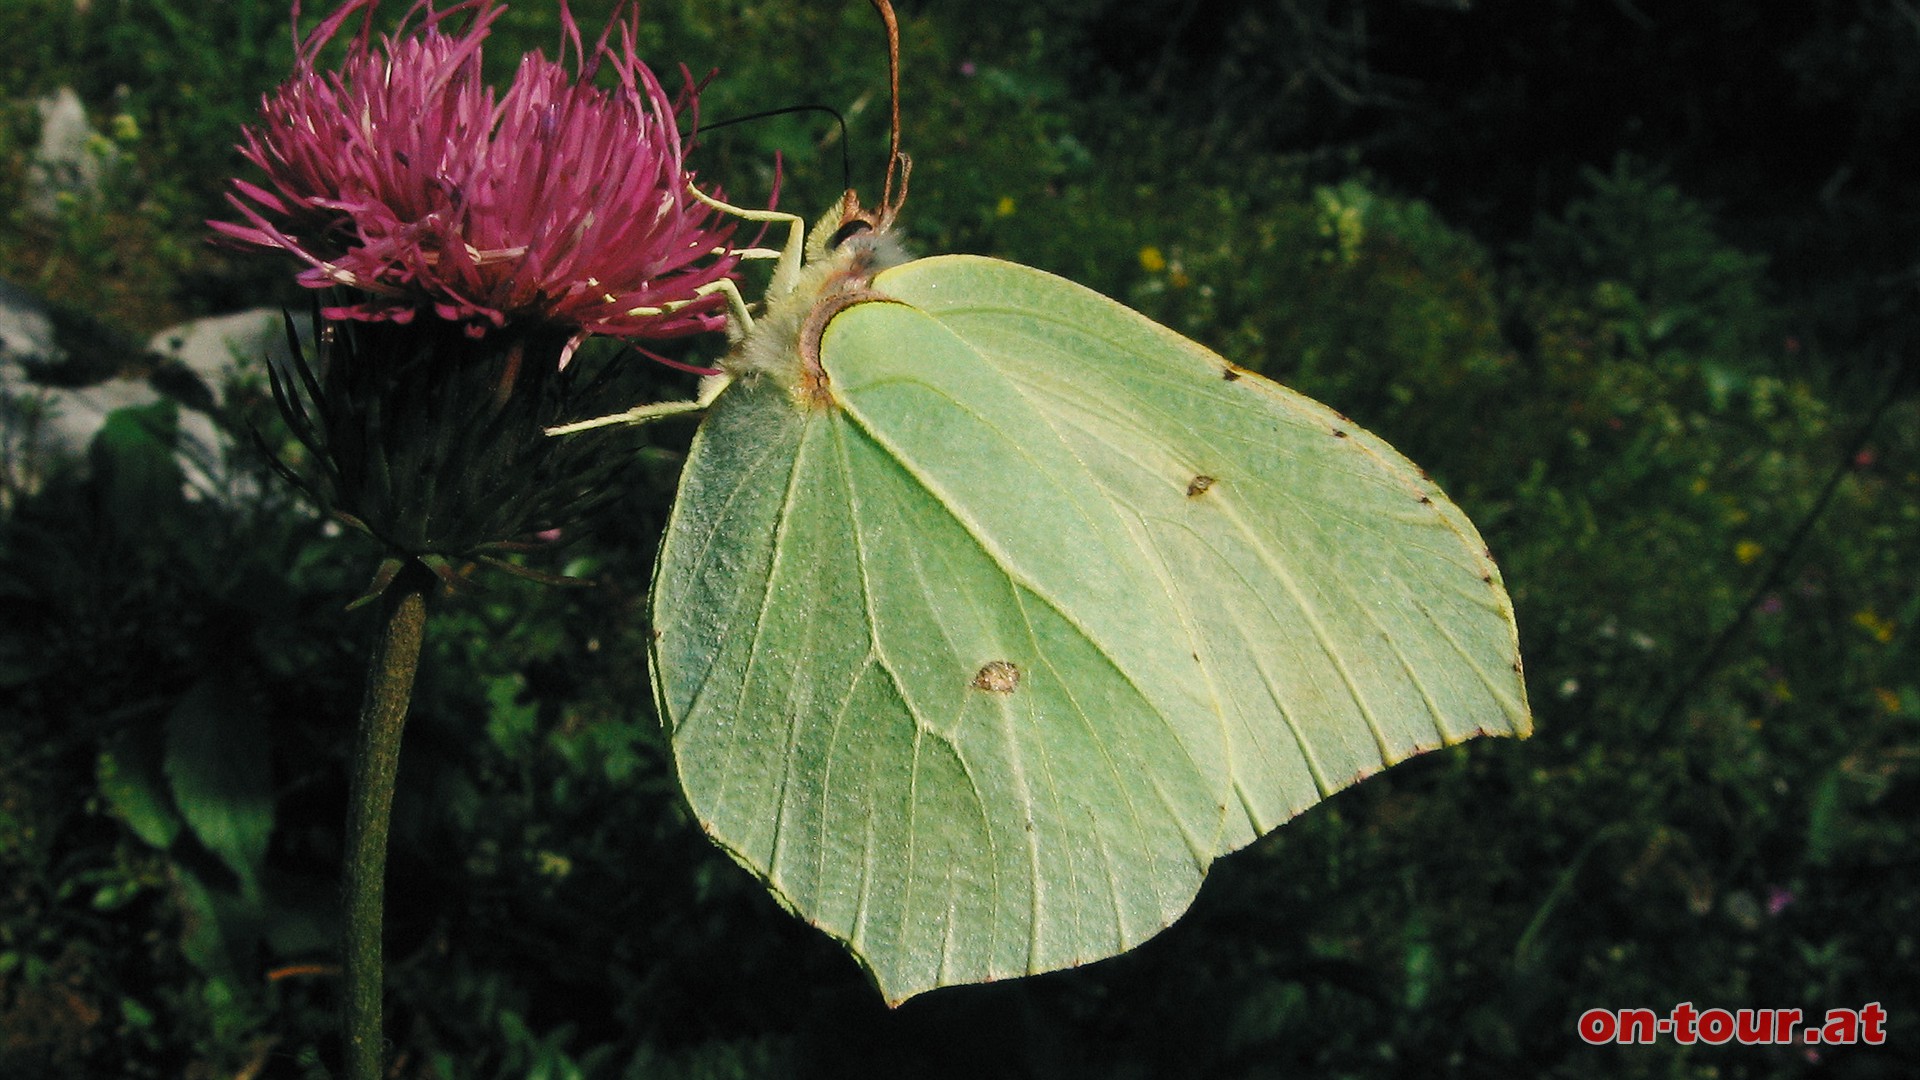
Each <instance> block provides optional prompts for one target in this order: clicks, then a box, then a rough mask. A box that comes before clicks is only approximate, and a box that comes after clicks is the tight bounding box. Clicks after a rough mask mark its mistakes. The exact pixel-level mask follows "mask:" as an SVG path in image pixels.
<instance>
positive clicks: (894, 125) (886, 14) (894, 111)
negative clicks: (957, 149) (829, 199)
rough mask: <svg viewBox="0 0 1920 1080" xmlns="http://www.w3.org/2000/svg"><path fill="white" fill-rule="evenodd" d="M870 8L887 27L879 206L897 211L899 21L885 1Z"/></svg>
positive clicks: (902, 186) (903, 194)
mask: <svg viewBox="0 0 1920 1080" xmlns="http://www.w3.org/2000/svg"><path fill="white" fill-rule="evenodd" d="M873 10H875V11H877V12H879V13H880V21H881V22H883V23H885V24H886V27H887V103H888V106H889V112H888V114H887V124H888V128H887V134H888V139H887V181H886V186H885V187H884V188H882V189H881V194H880V205H881V206H882V207H885V208H887V209H888V210H890V211H894V212H897V211H898V210H899V208H900V203H901V202H905V201H906V198H907V190H906V188H907V185H906V177H905V176H902V177H901V178H900V199H899V202H896V201H894V175H895V173H898V172H902V171H903V170H902V166H901V156H900V23H899V21H898V20H896V19H895V18H894V17H893V4H892V3H890V2H889V0H873Z"/></svg>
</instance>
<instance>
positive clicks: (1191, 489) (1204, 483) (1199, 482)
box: [1187, 476, 1219, 499]
mask: <svg viewBox="0 0 1920 1080" xmlns="http://www.w3.org/2000/svg"><path fill="white" fill-rule="evenodd" d="M1217 483H1219V481H1218V480H1215V479H1214V478H1213V477H1211V476H1196V477H1194V478H1193V479H1191V480H1189V481H1187V498H1189V499H1192V498H1197V497H1199V496H1201V495H1205V494H1206V493H1207V489H1208V488H1210V487H1212V486H1213V485H1215V484H1217Z"/></svg>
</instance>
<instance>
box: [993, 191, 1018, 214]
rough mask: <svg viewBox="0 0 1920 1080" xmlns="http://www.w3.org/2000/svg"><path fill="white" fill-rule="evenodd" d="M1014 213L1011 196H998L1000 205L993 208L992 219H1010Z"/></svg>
mask: <svg viewBox="0 0 1920 1080" xmlns="http://www.w3.org/2000/svg"><path fill="white" fill-rule="evenodd" d="M1013 211H1014V204H1013V196H1011V195H1002V196H1000V204H999V205H998V206H995V207H994V208H993V216H994V217H1012V216H1013Z"/></svg>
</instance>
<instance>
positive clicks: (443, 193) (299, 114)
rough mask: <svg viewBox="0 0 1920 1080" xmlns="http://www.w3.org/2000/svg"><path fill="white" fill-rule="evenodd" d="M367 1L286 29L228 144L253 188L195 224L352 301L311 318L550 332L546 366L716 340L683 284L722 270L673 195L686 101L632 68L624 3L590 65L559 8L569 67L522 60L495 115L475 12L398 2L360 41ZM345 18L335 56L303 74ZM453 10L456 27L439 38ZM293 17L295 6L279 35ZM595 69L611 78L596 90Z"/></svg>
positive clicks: (691, 202) (696, 208) (702, 298)
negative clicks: (397, 10)
mask: <svg viewBox="0 0 1920 1080" xmlns="http://www.w3.org/2000/svg"><path fill="white" fill-rule="evenodd" d="M379 3H380V0H347V2H346V3H345V4H343V5H342V6H341V8H340V9H339V10H338V11H336V12H334V13H333V14H332V15H330V16H328V17H327V18H326V19H325V20H323V21H322V22H321V23H320V25H319V26H318V27H316V28H315V29H314V31H313V32H312V33H311V34H309V35H307V36H306V37H305V38H304V39H302V38H299V37H298V36H297V35H298V30H297V29H296V31H295V33H296V40H295V55H296V59H295V66H294V73H293V76H292V78H290V79H289V80H288V81H287V82H286V83H285V84H284V85H283V86H281V87H280V88H279V89H278V90H276V91H275V92H274V93H272V94H270V95H267V96H266V97H265V98H264V99H263V101H262V120H261V123H260V124H259V125H258V126H257V127H253V128H249V129H247V130H246V132H245V136H244V142H243V144H242V145H241V147H240V150H241V152H242V153H243V154H244V155H245V157H246V158H247V159H248V160H249V161H251V162H253V163H254V164H255V165H257V166H259V167H260V168H261V169H263V170H264V171H265V172H266V174H267V183H266V185H265V186H262V185H259V184H254V183H250V182H248V181H245V180H239V179H236V180H235V181H234V182H233V191H232V192H231V193H229V195H228V201H229V202H231V203H232V204H233V206H234V207H235V208H236V209H237V210H238V211H239V212H240V215H241V217H242V218H244V219H245V223H244V224H242V223H235V222H220V221H216V222H209V225H211V227H212V228H213V229H215V230H216V231H217V232H218V233H220V234H221V235H222V236H223V237H225V238H226V239H227V240H228V241H229V242H231V243H234V244H236V245H238V246H242V247H251V248H259V249H267V250H275V251H284V252H287V253H289V254H291V255H293V256H294V257H296V258H297V259H299V260H300V261H302V262H304V263H306V264H307V269H305V270H303V271H301V272H300V273H299V275H298V280H299V282H300V283H301V284H302V285H305V286H307V287H309V288H316V289H318V288H327V287H330V286H336V285H338V286H347V287H349V288H351V289H353V290H356V291H357V293H358V294H359V295H358V296H357V297H354V298H352V301H353V302H350V303H346V304H342V305H340V306H336V307H329V308H326V309H324V310H323V314H325V315H326V316H327V317H329V318H335V319H360V320H367V321H391V322H394V323H406V322H409V321H411V320H412V319H413V318H414V317H415V316H416V315H417V314H418V313H419V312H421V311H430V312H432V313H433V314H434V315H435V316H437V317H439V318H441V319H444V320H447V321H450V322H455V323H460V324H463V325H464V328H465V331H466V333H467V334H468V335H469V336H470V337H476V338H478V337H483V336H485V335H486V334H487V333H488V332H489V331H490V330H494V329H497V328H500V327H503V326H506V325H507V324H508V323H510V322H518V323H527V324H534V325H540V326H547V327H553V328H560V329H566V330H570V331H571V332H572V337H571V343H570V344H569V345H568V347H567V348H566V350H565V351H564V352H563V354H562V357H561V363H562V364H564V363H565V362H566V356H568V355H570V354H571V352H572V346H573V345H575V344H578V343H579V341H580V340H582V339H584V338H585V337H587V336H588V335H592V334H604V335H610V336H615V337H623V338H643V339H654V340H659V339H665V338H674V337H682V336H686V335H690V334H696V333H700V332H703V331H707V330H713V329H717V328H719V327H720V326H721V325H722V323H723V321H724V317H723V315H722V314H721V308H722V305H723V304H724V303H725V300H724V297H722V296H721V295H719V294H718V293H715V292H711V291H703V288H704V287H706V286H710V285H712V284H713V283H714V282H717V281H719V280H721V279H723V278H726V277H728V276H730V275H731V274H732V273H733V270H734V267H735V264H736V263H737V262H738V258H737V256H735V255H734V254H733V252H732V249H731V248H730V247H729V245H728V241H729V239H730V237H731V234H732V225H731V223H728V222H725V221H724V220H721V221H716V220H715V219H716V213H715V211H713V210H711V209H710V208H709V207H707V206H705V205H703V204H702V203H700V202H699V201H698V200H696V199H695V198H694V197H693V196H692V195H691V194H690V193H689V188H690V186H691V184H692V178H693V174H692V173H691V172H689V171H688V170H687V168H686V164H685V160H684V147H683V146H682V144H681V139H680V134H679V131H678V129H677V128H676V125H675V121H676V115H677V114H678V113H679V112H680V111H681V109H683V108H686V107H690V106H691V104H692V94H691V92H688V93H685V94H683V95H682V97H681V100H680V101H679V102H677V103H676V102H672V101H669V100H668V98H667V96H666V94H665V92H664V91H663V90H662V89H661V87H660V83H659V82H658V80H656V79H655V78H654V75H653V73H652V72H651V71H650V70H648V68H647V67H646V65H645V64H643V63H642V62H641V61H640V59H639V57H638V56H637V55H636V53H635V36H636V25H635V23H636V20H637V18H638V8H637V5H636V6H634V7H626V6H625V5H622V8H623V9H624V10H625V12H626V15H625V17H624V18H622V17H621V16H620V14H619V13H616V15H615V17H614V18H613V19H612V20H611V21H609V23H608V25H607V27H606V29H605V30H604V31H602V33H601V35H600V39H599V41H598V42H596V43H595V45H594V47H593V49H592V50H591V53H589V52H588V51H587V50H586V49H585V48H584V47H583V45H582V42H581V37H580V31H579V27H578V26H577V25H576V24H575V22H574V20H573V17H572V15H571V13H570V12H569V11H568V10H567V6H566V4H565V3H564V0H563V3H562V4H561V24H562V27H563V32H564V35H565V42H564V47H563V50H562V52H563V55H564V53H566V52H571V53H572V59H573V64H572V67H573V69H574V70H573V71H571V72H570V71H569V70H568V67H567V65H565V64H563V63H561V62H558V61H553V60H548V59H547V58H546V57H545V55H544V54H542V53H538V52H534V53H529V54H527V55H526V56H525V57H523V58H522V60H521V63H520V69H519V71H518V73H517V74H516V76H515V77H514V80H513V83H512V85H511V86H510V87H509V88H508V89H507V91H506V93H505V95H504V96H501V97H499V98H498V99H497V100H496V97H495V93H494V90H493V88H492V87H489V86H487V85H486V84H485V83H484V82H483V81H482V75H481V43H482V41H483V40H484V39H485V38H486V36H487V34H488V32H489V29H490V28H491V26H492V24H493V22H494V20H495V19H496V18H497V17H498V16H499V14H500V12H501V10H503V9H501V8H500V7H497V6H496V3H495V0H460V2H457V3H454V4H453V5H452V6H450V7H447V8H445V9H444V10H439V9H436V7H435V4H434V2H433V0H418V2H416V3H415V4H414V6H413V7H412V8H411V9H410V10H409V11H408V12H407V15H406V16H405V18H403V19H402V20H401V24H400V26H399V28H397V29H396V30H395V31H394V32H393V34H392V35H390V36H383V37H381V38H379V39H378V41H377V42H376V41H375V40H374V39H373V37H372V32H371V21H372V16H373V11H374V9H375V8H376V7H377V6H378V5H379ZM356 13H358V14H360V15H361V16H362V24H361V28H360V31H359V34H358V35H357V36H356V37H354V38H353V39H352V40H351V41H350V42H349V43H348V46H347V54H346V58H345V60H344V61H343V62H342V64H341V65H340V67H339V68H338V70H333V71H321V70H319V69H318V67H317V66H316V63H317V60H318V58H319V54H320V52H321V51H322V49H323V48H325V46H326V45H327V44H328V43H329V42H330V41H331V40H332V39H333V38H334V37H335V35H337V34H338V33H339V32H340V30H341V28H342V26H344V25H345V24H346V22H347V21H348V20H349V19H350V18H352V17H353V16H354V15H355V14H356ZM456 13H466V15H467V19H466V22H465V26H464V29H460V30H458V31H457V32H456V31H455V30H453V29H452V28H450V26H449V23H450V17H451V16H453V15H454V14H456ZM299 17H300V4H299V2H298V0H295V2H294V5H293V18H294V24H295V26H296V28H297V27H298V24H299ZM416 18H417V19H418V20H419V21H418V23H417V24H414V21H415V19H416ZM616 27H617V28H618V30H619V36H618V42H617V45H616V44H610V43H609V39H610V37H611V36H612V35H613V31H614V29H615V28H616ZM603 62H604V63H605V64H606V65H607V67H608V68H609V69H610V70H611V71H612V72H613V74H614V76H615V79H614V80H613V83H614V85H613V86H611V87H610V88H604V89H603V88H600V87H597V86H596V85H594V78H595V76H596V74H597V73H598V69H599V67H600V65H601V64H602V63H603Z"/></svg>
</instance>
